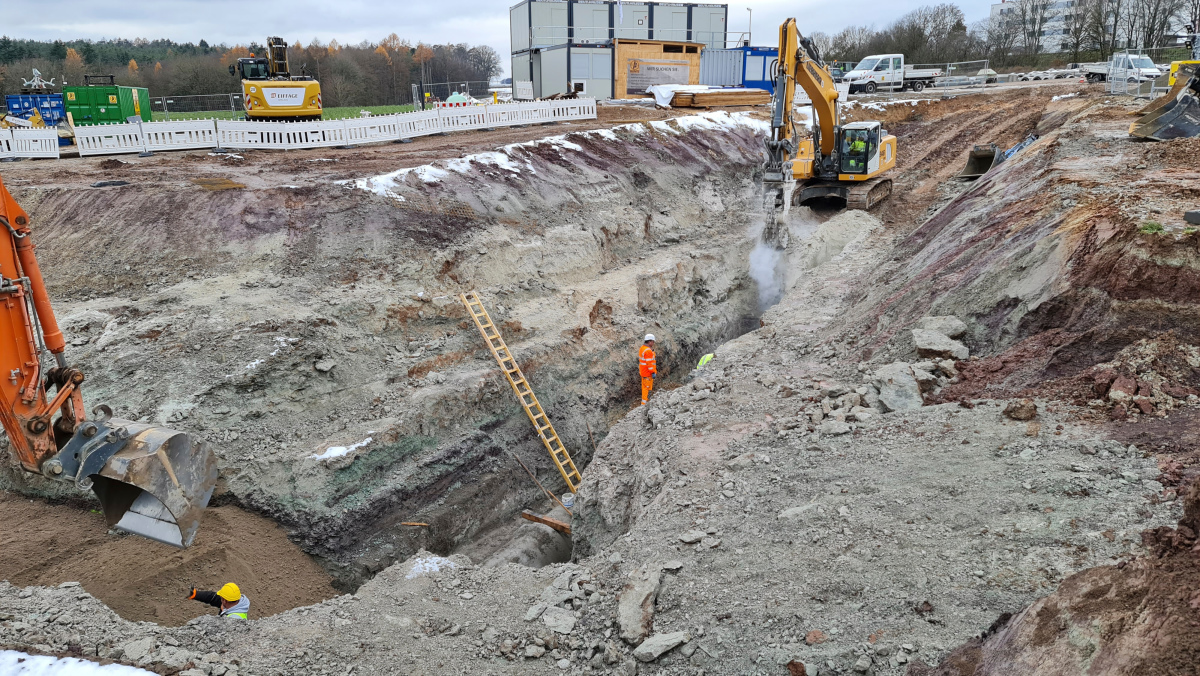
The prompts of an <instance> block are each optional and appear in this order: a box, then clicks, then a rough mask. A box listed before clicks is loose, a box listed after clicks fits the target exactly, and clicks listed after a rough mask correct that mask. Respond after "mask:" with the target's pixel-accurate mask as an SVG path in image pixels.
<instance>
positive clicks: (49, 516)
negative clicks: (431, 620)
mask: <svg viewBox="0 0 1200 676" xmlns="http://www.w3.org/2000/svg"><path fill="white" fill-rule="evenodd" d="M0 577H3V578H4V579H6V580H8V581H9V582H12V583H13V584H16V585H20V586H27V585H35V584H36V585H57V584H61V583H63V582H79V583H80V584H82V585H83V588H84V589H86V590H87V591H88V592H89V593H90V594H92V595H93V596H95V597H97V598H99V599H101V600H102V601H104V602H105V603H106V604H108V605H109V606H110V607H111V608H112V609H113V610H115V611H117V613H118V614H120V615H121V616H122V617H124V618H126V619H129V620H145V621H149V622H157V623H158V624H164V625H180V624H183V623H184V622H187V621H188V620H190V619H192V618H193V617H197V616H199V615H206V614H212V613H214V612H215V610H214V609H213V608H211V607H209V606H206V605H203V604H200V603H196V602H195V601H188V600H187V590H189V589H190V588H191V587H192V585H196V586H198V587H200V588H201V589H216V588H219V587H220V585H222V584H224V583H225V582H236V583H238V585H239V586H240V587H241V588H242V590H243V591H244V592H245V593H246V595H247V596H249V597H250V599H251V612H250V616H251V617H252V618H253V617H267V616H269V615H274V614H275V613H279V612H282V611H285V610H288V609H290V608H295V607H297V606H303V605H309V604H312V603H317V602H319V601H321V600H323V599H327V598H330V597H332V596H336V595H337V592H336V591H334V589H333V587H332V586H331V585H330V581H329V576H328V575H327V574H325V571H324V570H322V569H321V567H320V566H319V565H318V564H317V563H316V562H314V561H313V560H312V559H310V558H309V557H308V556H307V555H306V554H304V553H303V552H301V551H300V549H299V548H298V547H296V545H294V544H292V543H291V542H290V541H289V540H288V539H287V536H286V535H285V534H284V532H283V530H282V529H281V528H279V526H276V525H275V524H274V523H272V522H271V521H269V520H267V519H264V518H262V517H260V516H257V515H255V514H251V513H250V512H246V511H244V510H241V509H238V508H236V507H216V508H212V509H209V510H207V511H206V512H205V516H204V522H203V524H202V525H201V526H200V533H199V534H198V535H197V536H196V544H195V545H193V546H192V547H190V548H188V549H186V550H179V549H175V548H174V547H168V546H166V545H162V544H159V543H157V542H151V541H149V540H145V539H143V538H139V537H135V536H131V535H109V534H107V528H106V527H105V525H104V518H103V517H102V516H101V515H100V514H99V513H98V512H97V511H96V510H85V509H81V508H78V507H73V506H70V505H52V504H49V503H46V502H43V501H41V500H29V499H25V498H19V497H17V496H15V495H13V494H11V493H0Z"/></svg>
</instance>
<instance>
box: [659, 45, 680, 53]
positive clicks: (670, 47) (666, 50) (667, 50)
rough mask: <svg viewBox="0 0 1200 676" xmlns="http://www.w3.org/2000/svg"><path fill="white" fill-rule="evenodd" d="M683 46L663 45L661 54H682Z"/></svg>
mask: <svg viewBox="0 0 1200 676" xmlns="http://www.w3.org/2000/svg"><path fill="white" fill-rule="evenodd" d="M682 53H683V45H663V54H682Z"/></svg>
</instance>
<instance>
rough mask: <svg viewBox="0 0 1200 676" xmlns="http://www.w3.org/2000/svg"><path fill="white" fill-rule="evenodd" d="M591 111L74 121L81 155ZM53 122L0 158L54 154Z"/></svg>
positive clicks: (378, 137)
mask: <svg viewBox="0 0 1200 676" xmlns="http://www.w3.org/2000/svg"><path fill="white" fill-rule="evenodd" d="M594 119H596V100H595V99H567V100H561V101H529V102H521V103H506V104H498V105H480V106H462V107H446V108H442V107H438V108H433V109H431V110H424V111H417V112H413V113H398V114H395V115H372V116H370V117H361V118H350V119H343V120H322V121H316V122H248V121H243V120H211V119H210V120H172V121H169V122H141V123H122V124H103V125H93V126H86V127H76V128H75V145H76V147H77V148H78V150H79V154H80V155H81V156H89V155H118V154H122V153H142V152H155V151H160V150H198V149H200V150H202V149H216V148H228V149H235V150H243V149H244V150H250V149H255V148H261V149H264V150H301V149H305V148H321V147H328V146H349V145H357V144H360V143H382V142H385V141H400V140H403V139H409V138H416V137H418V136H430V135H433V134H443V133H447V132H454V131H469V130H472V129H491V128H495V127H513V126H520V125H528V124H545V123H551V122H566V121H571V120H594ZM58 156H59V152H58V132H57V130H55V129H3V130H0V159H3V158H10V157H58Z"/></svg>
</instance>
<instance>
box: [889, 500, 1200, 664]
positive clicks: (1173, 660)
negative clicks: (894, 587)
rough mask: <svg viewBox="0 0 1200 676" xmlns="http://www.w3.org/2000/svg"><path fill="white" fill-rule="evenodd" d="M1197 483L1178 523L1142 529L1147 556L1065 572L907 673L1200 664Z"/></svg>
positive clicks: (1199, 564)
mask: <svg viewBox="0 0 1200 676" xmlns="http://www.w3.org/2000/svg"><path fill="white" fill-rule="evenodd" d="M1197 533H1200V484H1195V485H1193V486H1192V488H1191V491H1190V494H1189V495H1188V496H1187V497H1186V499H1185V508H1184V515H1183V518H1182V519H1180V521H1179V524H1178V525H1177V527H1176V528H1170V527H1165V526H1164V527H1159V528H1157V529H1154V530H1148V531H1146V532H1145V534H1144V538H1145V540H1146V543H1147V544H1148V545H1149V546H1150V547H1151V553H1150V555H1148V556H1143V557H1138V558H1136V559H1133V560H1128V559H1126V560H1122V561H1120V562H1119V563H1117V564H1116V565H1115V566H1101V567H1099V568H1092V569H1089V570H1086V571H1083V572H1081V573H1078V574H1076V575H1073V576H1071V577H1069V578H1067V579H1065V580H1063V582H1062V584H1061V585H1059V588H1058V589H1057V590H1056V591H1055V592H1054V593H1053V594H1050V595H1049V596H1046V597H1045V598H1042V599H1039V600H1038V601H1037V602H1035V603H1034V604H1032V605H1031V606H1029V607H1028V608H1026V609H1024V610H1022V611H1021V612H1019V613H1017V614H1015V615H1013V614H1011V613H1005V614H1004V615H1001V616H1000V618H999V619H997V620H996V621H995V622H994V623H993V624H992V626H991V627H990V628H989V629H988V630H987V631H986V632H984V633H983V634H982V635H981V636H979V637H977V638H975V639H972V640H971V641H969V642H967V643H966V644H965V645H963V646H961V647H959V648H957V649H956V650H954V651H953V652H951V653H950V654H949V655H947V656H946V657H945V658H944V659H943V660H942V661H941V663H940V664H938V666H937V667H930V666H928V665H927V664H925V663H924V662H921V661H915V662H914V663H913V665H912V666H910V667H909V669H908V671H907V672H906V673H907V674H908V676H991V675H993V674H995V675H999V674H1011V673H1014V672H1019V673H1022V674H1030V675H1031V676H1042V675H1045V676H1050V675H1051V674H1054V675H1057V674H1082V673H1087V674H1089V675H1093V674H1094V675H1095V676H1108V675H1110V674H1111V675H1113V676H1115V675H1116V674H1181V675H1182V674H1189V673H1195V670H1196V665H1197V664H1200V632H1197V631H1196V622H1195V620H1194V619H1193V618H1194V617H1195V615H1196V609H1197V606H1200V557H1197V554H1198V553H1200V544H1198V541H1197Z"/></svg>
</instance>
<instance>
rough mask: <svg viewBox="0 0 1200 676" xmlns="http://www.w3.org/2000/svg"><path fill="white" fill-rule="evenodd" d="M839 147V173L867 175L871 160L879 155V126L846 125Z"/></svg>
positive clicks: (864, 124) (869, 124) (876, 124)
mask: <svg viewBox="0 0 1200 676" xmlns="http://www.w3.org/2000/svg"><path fill="white" fill-rule="evenodd" d="M860 125H861V126H860ZM841 145H842V147H841V151H842V152H841V160H842V166H841V173H843V174H866V173H869V172H870V165H871V158H872V157H876V156H878V154H879V124H878V123H875V124H873V125H872V124H871V123H857V124H856V125H846V126H845V127H843V128H842V144H841ZM876 164H878V163H876Z"/></svg>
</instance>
